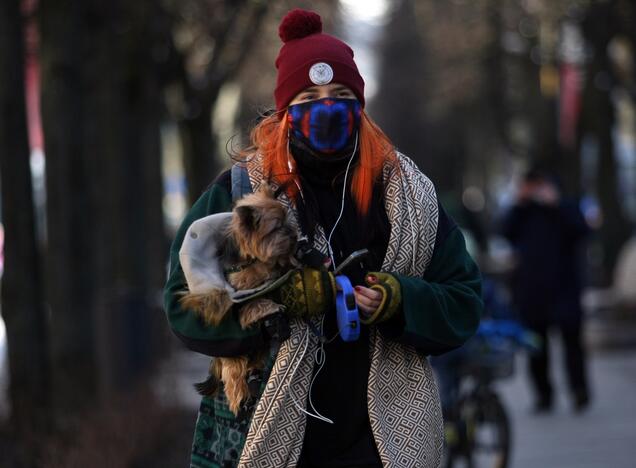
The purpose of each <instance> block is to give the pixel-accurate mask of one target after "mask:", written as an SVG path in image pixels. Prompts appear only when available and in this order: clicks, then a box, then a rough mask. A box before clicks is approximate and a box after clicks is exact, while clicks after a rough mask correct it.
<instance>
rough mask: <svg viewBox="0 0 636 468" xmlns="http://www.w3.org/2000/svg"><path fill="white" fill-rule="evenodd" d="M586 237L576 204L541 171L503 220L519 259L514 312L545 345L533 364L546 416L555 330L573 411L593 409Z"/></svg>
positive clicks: (539, 405) (530, 177)
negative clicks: (585, 307)
mask: <svg viewBox="0 0 636 468" xmlns="http://www.w3.org/2000/svg"><path fill="white" fill-rule="evenodd" d="M588 231H589V228H588V226H587V224H586V222H585V219H584V218H583V215H582V213H581V211H580V210H579V208H578V206H577V204H576V203H574V202H571V201H569V200H566V199H564V198H563V197H562V196H561V193H560V190H559V188H558V185H557V183H556V182H555V179H554V178H552V177H551V176H550V175H549V174H548V173H546V172H543V171H541V170H540V169H532V170H530V171H529V172H528V173H527V174H526V175H525V176H524V178H523V180H522V183H521V185H520V187H519V191H518V193H517V200H516V203H515V205H514V206H513V207H512V208H511V209H510V211H509V212H508V213H507V214H506V216H505V218H504V222H503V235H504V236H505V237H506V238H507V239H508V240H509V241H510V242H511V244H512V246H513V248H514V250H515V253H516V257H517V263H516V267H515V270H514V273H513V276H512V292H513V300H514V303H515V306H516V307H517V309H518V312H519V314H520V316H521V318H522V320H523V321H524V322H525V324H526V325H527V326H528V327H529V328H530V329H531V330H533V331H534V332H535V333H537V334H538V335H540V336H541V337H542V339H543V346H542V350H541V351H540V352H539V353H536V354H534V355H533V356H531V357H530V363H529V364H530V376H531V379H532V382H533V384H534V388H535V391H536V394H537V401H536V407H535V408H536V410H537V411H548V410H550V409H551V407H552V403H553V389H552V384H551V382H550V378H549V344H548V331H549V329H550V328H552V327H556V328H558V329H559V331H560V333H561V336H562V339H563V344H564V349H565V360H566V369H567V375H568V383H569V386H570V390H571V393H572V397H573V402H574V407H575V409H576V410H582V409H584V408H585V407H586V406H587V405H588V403H589V389H588V383H587V378H586V372H585V350H584V349H583V346H582V343H581V325H582V315H583V314H582V309H581V302H580V296H581V288H582V279H581V268H580V267H579V255H578V253H579V252H580V246H581V241H582V240H583V239H584V238H585V236H586V234H587V233H588Z"/></svg>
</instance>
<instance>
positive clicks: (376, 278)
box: [360, 271, 402, 325]
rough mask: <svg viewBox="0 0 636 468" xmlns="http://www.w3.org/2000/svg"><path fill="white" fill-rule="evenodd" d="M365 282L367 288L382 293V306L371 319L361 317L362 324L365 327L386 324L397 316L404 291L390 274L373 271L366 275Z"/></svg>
mask: <svg viewBox="0 0 636 468" xmlns="http://www.w3.org/2000/svg"><path fill="white" fill-rule="evenodd" d="M364 281H365V283H366V284H367V286H368V287H369V288H371V289H375V290H376V291H380V292H381V293H382V299H381V300H380V305H379V306H378V308H377V309H376V310H375V312H374V313H373V314H372V315H371V316H369V317H366V318H365V317H362V316H361V317H360V322H362V323H364V324H365V325H376V324H378V323H381V322H386V321H387V320H389V319H390V318H391V317H393V316H395V315H396V314H397V313H398V312H399V311H400V307H401V303H402V289H401V287H400V282H399V281H398V280H397V278H396V277H395V276H393V275H392V274H390V273H384V272H376V271H372V272H369V273H367V274H366V275H365V277H364Z"/></svg>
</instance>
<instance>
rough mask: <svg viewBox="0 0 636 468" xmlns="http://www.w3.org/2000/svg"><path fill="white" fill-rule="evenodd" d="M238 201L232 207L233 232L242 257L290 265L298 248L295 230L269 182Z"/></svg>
mask: <svg viewBox="0 0 636 468" xmlns="http://www.w3.org/2000/svg"><path fill="white" fill-rule="evenodd" d="M262 187H263V188H261V189H260V190H259V191H258V192H256V193H252V194H249V195H246V196H245V197H243V198H242V199H241V200H239V201H238V202H237V204H236V206H235V208H234V210H233V215H232V222H231V223H230V235H231V236H232V238H233V239H234V242H235V243H236V246H237V248H238V251H239V255H240V256H241V257H242V258H243V259H250V258H255V259H257V260H258V261H261V262H264V263H268V264H271V265H278V266H284V265H289V264H290V261H291V258H292V257H293V255H294V253H295V250H296V241H297V236H296V230H295V229H294V228H293V227H292V226H291V224H290V222H289V219H288V216H287V210H286V209H285V207H284V206H283V205H282V204H281V203H280V202H279V201H277V200H276V199H275V198H274V194H273V193H272V191H271V189H270V188H269V187H268V186H267V184H263V186H262Z"/></svg>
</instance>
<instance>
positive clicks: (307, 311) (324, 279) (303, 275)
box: [274, 267, 336, 317]
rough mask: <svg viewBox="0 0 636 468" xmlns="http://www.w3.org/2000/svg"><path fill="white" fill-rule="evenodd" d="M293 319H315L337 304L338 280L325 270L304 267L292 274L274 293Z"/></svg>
mask: <svg viewBox="0 0 636 468" xmlns="http://www.w3.org/2000/svg"><path fill="white" fill-rule="evenodd" d="M274 296H275V299H274V300H276V301H277V302H279V303H280V304H283V305H284V306H285V311H286V312H287V314H288V315H289V316H291V317H314V316H317V315H320V314H323V313H324V312H325V310H326V309H327V307H330V306H332V305H333V304H334V303H335V297H336V280H335V278H334V276H333V274H332V273H331V272H329V271H327V270H325V269H320V270H318V269H315V268H309V267H303V268H302V269H299V270H297V271H295V272H294V273H292V274H291V276H290V277H289V278H288V279H287V281H285V283H283V284H282V285H281V286H280V287H279V288H278V290H277V291H276V292H275V293H274Z"/></svg>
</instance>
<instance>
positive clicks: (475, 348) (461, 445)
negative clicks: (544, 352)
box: [433, 319, 540, 468]
mask: <svg viewBox="0 0 636 468" xmlns="http://www.w3.org/2000/svg"><path fill="white" fill-rule="evenodd" d="M539 346H540V341H539V339H538V338H537V337H536V335H534V334H533V333H531V332H529V331H527V330H526V329H525V328H523V326H521V324H520V323H519V322H517V321H515V320H506V319H484V320H482V322H481V324H480V326H479V329H478V331H477V333H476V335H475V336H474V337H473V338H471V339H470V340H469V341H468V342H467V343H466V344H465V345H464V346H463V347H462V348H460V349H458V350H456V351H453V352H451V353H448V354H446V355H443V356H439V357H437V358H434V359H433V365H434V367H435V369H436V371H437V373H438V377H439V382H440V392H441V396H442V407H443V408H442V409H443V411H444V421H445V422H444V433H445V434H444V435H445V439H446V444H445V461H444V466H445V467H446V468H451V467H458V466H466V467H467V468H490V467H493V468H506V467H507V466H508V462H509V459H510V446H511V438H512V436H511V427H510V421H509V418H508V415H507V413H506V409H505V407H504V405H503V404H502V401H501V399H500V398H499V395H498V394H497V392H496V390H495V388H494V386H493V383H494V382H495V381H496V380H499V379H505V378H508V377H510V376H512V374H513V372H514V356H515V353H516V352H517V351H518V350H520V349H528V350H531V351H533V350H536V349H538V348H539Z"/></svg>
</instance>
